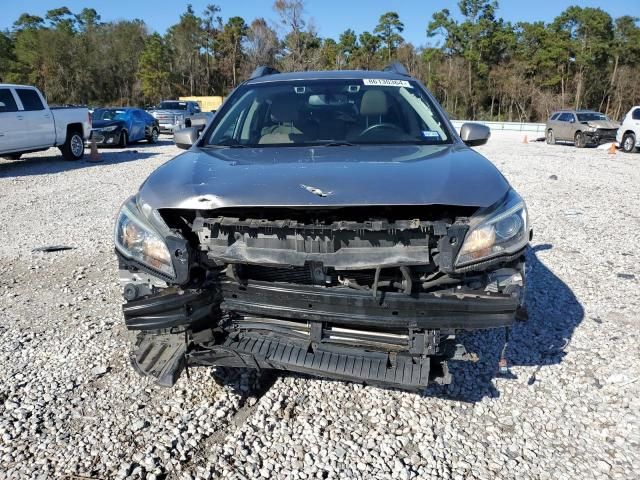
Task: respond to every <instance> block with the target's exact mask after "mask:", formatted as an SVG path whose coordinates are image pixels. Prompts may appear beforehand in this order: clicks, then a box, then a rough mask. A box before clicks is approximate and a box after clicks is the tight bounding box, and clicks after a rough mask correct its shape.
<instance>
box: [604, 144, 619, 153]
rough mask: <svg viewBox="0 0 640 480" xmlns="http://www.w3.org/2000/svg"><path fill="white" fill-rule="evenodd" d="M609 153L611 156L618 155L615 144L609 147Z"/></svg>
mask: <svg viewBox="0 0 640 480" xmlns="http://www.w3.org/2000/svg"><path fill="white" fill-rule="evenodd" d="M607 151H608V152H609V155H615V154H616V153H618V149H617V148H616V144H615V142H614V143H612V144H611V146H610V147H609V150H607Z"/></svg>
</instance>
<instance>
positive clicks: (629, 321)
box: [0, 133, 640, 479]
mask: <svg viewBox="0 0 640 480" xmlns="http://www.w3.org/2000/svg"><path fill="white" fill-rule="evenodd" d="M522 137H523V135H522V134H510V133H494V136H493V138H492V139H491V141H490V142H489V143H488V144H487V145H486V146H483V147H480V148H478V150H479V151H481V152H482V153H483V154H485V155H486V156H487V157H488V158H490V159H491V160H492V161H494V162H495V163H496V164H497V166H498V167H499V168H500V169H501V170H502V172H503V173H504V174H505V175H506V177H507V178H508V179H509V181H510V182H511V183H512V184H513V185H514V186H515V187H516V188H517V189H518V191H519V192H520V193H521V194H522V195H523V196H524V197H525V198H526V200H527V203H528V206H529V213H530V217H531V220H532V222H533V225H534V227H535V238H534V241H533V243H532V248H531V250H530V252H529V253H528V261H529V266H530V268H531V269H530V273H529V277H528V280H529V285H528V287H529V290H528V306H529V321H528V322H527V323H523V324H519V325H518V326H517V327H515V328H514V330H513V334H512V338H511V342H510V345H509V349H508V357H509V361H510V363H511V374H510V375H506V376H499V375H498V374H497V358H498V355H499V350H500V348H501V342H502V340H503V334H502V332H486V333H477V334H473V335H467V336H465V337H463V342H464V344H465V345H466V346H467V349H468V350H469V351H472V352H476V353H478V354H479V356H480V361H479V362H477V363H470V362H465V363H460V364H454V365H452V370H453V375H454V383H453V384H452V385H450V386H448V387H437V388H432V389H429V390H428V391H427V392H425V394H424V395H417V394H413V393H406V392H401V391H394V390H385V389H380V388H375V387H363V386H360V385H354V384H347V383H342V382H333V381H323V380H317V379H314V378H310V377H305V376H299V375H284V376H282V375H267V374H264V375H263V376H262V377H261V378H260V377H256V376H254V375H252V374H251V373H250V372H241V374H240V375H239V376H236V377H228V378H226V383H227V385H226V386H220V385H219V384H218V383H216V382H215V381H214V379H213V378H212V371H211V370H209V369H197V370H195V371H192V372H191V378H190V379H188V378H186V376H183V378H181V379H180V381H179V382H178V384H177V385H176V387H175V388H174V389H171V390H167V389H162V388H159V387H156V386H155V385H153V384H152V383H150V382H148V381H147V380H146V379H143V378H140V377H138V376H137V375H136V374H135V373H134V372H133V370H132V369H131V368H130V367H129V364H128V358H127V354H128V345H127V342H128V335H127V332H126V330H125V329H124V327H123V322H122V318H121V312H120V292H119V288H118V283H117V276H116V262H115V257H114V254H113V251H112V250H113V248H112V239H111V237H112V227H113V221H114V218H115V215H116V212H117V210H118V208H119V206H120V204H121V203H122V202H123V201H124V200H125V199H126V197H127V196H128V195H130V194H132V193H134V192H135V190H136V189H137V187H138V185H139V184H140V183H141V182H142V180H143V179H144V178H145V177H146V176H147V175H148V174H149V173H150V172H151V171H152V170H153V169H154V168H155V167H157V166H158V165H160V164H162V163H163V162H165V161H167V160H168V159H170V158H171V157H172V156H174V155H175V154H176V153H178V150H177V149H176V148H175V147H174V146H172V145H171V144H170V142H169V141H168V140H166V139H165V140H164V141H163V142H161V143H160V144H158V145H155V146H150V145H144V144H140V145H137V146H132V147H129V148H128V149H127V150H124V151H122V150H118V149H112V150H102V151H101V154H102V158H103V160H104V161H103V162H101V163H97V164H93V163H89V162H85V161H81V162H77V163H69V162H65V161H63V160H62V159H61V158H60V157H59V156H58V153H57V151H56V150H50V151H47V152H43V153H39V154H31V155H27V156H26V159H25V160H20V161H15V162H11V161H5V160H0V202H1V203H0V204H1V205H2V209H1V210H0V238H2V239H3V241H2V243H1V244H0V269H1V271H2V275H1V276H0V316H1V317H0V318H1V319H2V321H0V364H1V365H2V368H1V369H0V438H1V441H0V478H29V479H31V478H50V477H67V478H125V477H128V478H147V479H153V478H172V479H173V478H257V477H263V478H292V479H294V478H301V479H304V478H306V479H311V478H400V479H410V478H420V479H423V478H424V479H436V478H445V479H448V478H452V479H462V478H479V479H494V478H497V479H500V478H502V479H508V478H509V479H510V478H514V479H515V478H518V479H538V478H539V479H545V478H547V479H572V478H581V479H586V478H625V479H626V478H628V479H631V478H637V475H638V472H639V471H640V428H639V427H640V421H639V415H640V381H639V380H638V379H639V378H640V360H639V355H638V353H639V347H638V345H639V343H640V342H639V338H638V337H639V333H638V332H639V329H638V317H637V313H636V312H637V311H638V307H639V302H638V300H637V291H638V283H639V280H640V269H639V267H638V264H639V254H638V252H637V251H636V250H635V248H637V245H638V241H637V233H638V232H639V231H640V218H639V216H638V215H639V213H638V212H639V209H638V207H639V205H640V190H639V189H638V184H639V183H640V168H638V165H640V154H636V155H624V154H622V153H618V154H617V155H609V154H607V152H606V151H602V150H596V149H583V150H578V149H575V148H573V147H572V146H553V147H552V146H547V145H545V144H543V143H528V144H524V143H522ZM57 244H60V245H69V246H72V247H74V249H73V250H67V251H60V252H55V253H32V252H31V250H32V249H33V248H36V247H40V246H45V245H57ZM224 373H225V372H218V375H219V376H220V375H224ZM633 472H635V474H634V473H633Z"/></svg>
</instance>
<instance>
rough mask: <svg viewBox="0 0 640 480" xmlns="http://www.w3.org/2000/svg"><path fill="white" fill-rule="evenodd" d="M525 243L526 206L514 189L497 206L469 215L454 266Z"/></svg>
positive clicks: (504, 252)
mask: <svg viewBox="0 0 640 480" xmlns="http://www.w3.org/2000/svg"><path fill="white" fill-rule="evenodd" d="M528 242H529V218H528V214H527V206H526V205H525V203H524V200H523V199H522V198H521V197H520V195H518V194H517V193H516V192H515V190H509V192H508V193H507V195H506V196H505V198H504V199H503V200H501V201H500V202H499V203H498V204H497V205H494V206H492V207H489V208H486V209H481V210H480V211H478V212H477V213H475V214H474V215H473V216H472V217H471V220H470V222H469V231H468V232H467V235H466V236H465V239H464V243H463V244H462V247H461V248H460V252H459V253H458V259H457V260H456V267H462V266H465V265H469V264H472V263H477V262H481V261H485V260H488V259H491V258H493V257H497V256H501V255H509V254H513V253H516V252H517V251H519V250H521V249H522V248H524V247H525V245H526V244H527V243H528Z"/></svg>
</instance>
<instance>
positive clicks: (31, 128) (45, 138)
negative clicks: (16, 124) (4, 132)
mask: <svg viewBox="0 0 640 480" xmlns="http://www.w3.org/2000/svg"><path fill="white" fill-rule="evenodd" d="M15 92H16V95H18V98H19V99H20V103H22V114H23V115H24V119H25V121H26V125H27V129H28V137H29V143H30V144H31V145H30V146H31V147H32V148H39V147H51V146H52V145H53V144H54V143H55V142H56V131H55V127H54V123H53V117H52V114H51V111H50V110H49V109H48V108H47V107H45V103H44V101H43V99H42V98H40V94H39V93H38V91H37V90H36V89H34V88H28V87H16V89H15Z"/></svg>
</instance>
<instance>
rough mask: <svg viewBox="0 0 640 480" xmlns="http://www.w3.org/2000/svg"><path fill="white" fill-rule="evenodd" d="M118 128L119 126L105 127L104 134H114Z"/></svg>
mask: <svg viewBox="0 0 640 480" xmlns="http://www.w3.org/2000/svg"><path fill="white" fill-rule="evenodd" d="M117 128H118V126H117V125H114V126H112V127H104V128H103V129H101V130H102V131H103V132H113V131H114V130H116V129H117Z"/></svg>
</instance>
